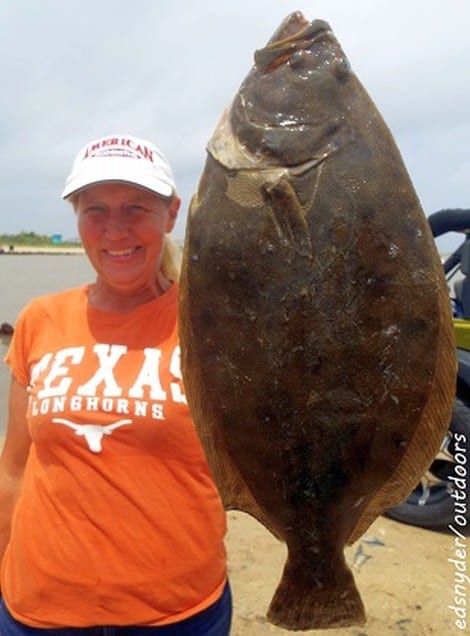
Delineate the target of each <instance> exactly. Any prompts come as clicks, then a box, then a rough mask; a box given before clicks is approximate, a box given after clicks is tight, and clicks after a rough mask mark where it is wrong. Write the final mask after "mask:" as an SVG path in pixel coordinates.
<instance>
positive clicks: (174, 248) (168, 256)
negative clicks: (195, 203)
mask: <svg viewBox="0 0 470 636" xmlns="http://www.w3.org/2000/svg"><path fill="white" fill-rule="evenodd" d="M79 196H80V192H76V193H74V194H71V195H70V196H69V197H67V199H66V200H67V201H69V203H71V205H72V207H73V209H74V211H75V212H76V211H77V206H78V199H79ZM162 198H163V199H164V200H165V201H168V202H170V201H171V199H172V197H169V198H168V199H167V198H164V197H162ZM182 254H183V252H182V249H181V247H180V245H179V244H178V243H177V242H176V240H175V239H174V238H173V237H172V236H171V235H170V234H165V237H164V240H163V254H162V263H161V265H160V270H161V272H162V274H163V276H164V277H165V278H166V279H168V280H171V281H174V282H178V281H179V278H180V271H181V259H182Z"/></svg>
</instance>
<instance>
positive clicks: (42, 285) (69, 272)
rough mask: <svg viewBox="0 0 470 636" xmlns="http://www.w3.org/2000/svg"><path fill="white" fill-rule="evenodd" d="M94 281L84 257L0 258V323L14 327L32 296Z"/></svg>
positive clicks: (0, 346)
mask: <svg viewBox="0 0 470 636" xmlns="http://www.w3.org/2000/svg"><path fill="white" fill-rule="evenodd" d="M92 280H94V272H93V269H92V267H91V265H90V264H89V262H88V260H87V258H86V256H85V255H83V254H73V255H69V254H67V255H59V254H51V255H49V254H47V255H42V254H41V255H34V254H28V255H20V254H16V255H13V254H4V255H0V323H2V322H8V323H10V324H12V325H13V324H14V323H15V320H16V318H17V316H18V314H19V312H20V310H21V309H22V308H23V307H24V306H25V305H26V303H27V302H28V301H29V300H31V298H34V297H35V296H41V295H42V294H49V293H51V292H55V291H61V290H63V289H67V288H68V287H76V286H77V285H81V284H82V283H87V282H91V281H92ZM9 342H10V338H7V337H0V433H1V432H3V430H4V427H5V424H6V415H7V398H8V387H9V383H10V370H9V368H8V367H7V365H6V364H5V363H4V362H3V358H4V357H5V354H6V352H7V349H8V345H9Z"/></svg>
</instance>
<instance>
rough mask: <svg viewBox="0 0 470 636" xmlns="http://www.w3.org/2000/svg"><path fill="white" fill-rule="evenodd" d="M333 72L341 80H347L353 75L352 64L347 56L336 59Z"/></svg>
mask: <svg viewBox="0 0 470 636" xmlns="http://www.w3.org/2000/svg"><path fill="white" fill-rule="evenodd" d="M333 72H334V74H335V77H336V78H337V79H338V80H339V81H340V82H345V81H346V80H347V79H348V78H349V76H350V75H351V66H350V64H349V62H348V60H347V59H346V58H345V57H337V58H335V60H334V64H333Z"/></svg>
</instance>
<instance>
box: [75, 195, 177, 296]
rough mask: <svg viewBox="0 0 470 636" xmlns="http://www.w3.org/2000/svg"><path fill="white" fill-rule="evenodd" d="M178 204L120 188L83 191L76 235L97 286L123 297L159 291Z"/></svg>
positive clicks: (79, 205) (80, 198)
mask: <svg viewBox="0 0 470 636" xmlns="http://www.w3.org/2000/svg"><path fill="white" fill-rule="evenodd" d="M179 203H180V201H179V199H178V198H177V197H173V199H172V200H171V201H166V200H164V199H161V198H160V197H158V196H156V195H154V194H152V193H150V192H148V191H146V190H142V189H140V188H137V187H134V186H131V185H127V184H122V183H104V184H98V185H94V186H90V187H89V188H87V189H86V190H84V191H83V192H81V193H80V194H79V196H78V200H77V202H76V206H75V209H76V212H77V216H78V231H79V234H80V238H81V240H82V244H83V247H84V249H85V251H86V253H87V256H88V258H89V260H90V262H91V264H92V266H93V267H94V269H95V270H96V272H97V274H98V278H97V283H98V284H99V285H101V286H102V287H103V288H104V289H109V290H110V291H112V292H114V293H117V294H119V295H125V296H130V295H140V294H142V293H145V292H149V291H150V292H151V291H154V292H155V291H157V292H158V282H157V273H158V271H159V269H160V264H161V259H162V252H163V242H164V237H165V233H167V232H170V231H171V230H172V229H173V226H174V224H175V221H176V215H177V212H178V207H179ZM154 295H158V293H156V294H154Z"/></svg>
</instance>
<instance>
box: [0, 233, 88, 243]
mask: <svg viewBox="0 0 470 636" xmlns="http://www.w3.org/2000/svg"><path fill="white" fill-rule="evenodd" d="M57 244H60V246H61V247H66V246H72V245H74V246H76V245H77V244H79V242H78V241H74V240H69V241H62V240H61V239H59V240H57V235H53V236H50V235H47V234H36V232H20V233H19V234H0V246H2V245H27V246H31V247H50V246H51V245H57Z"/></svg>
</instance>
